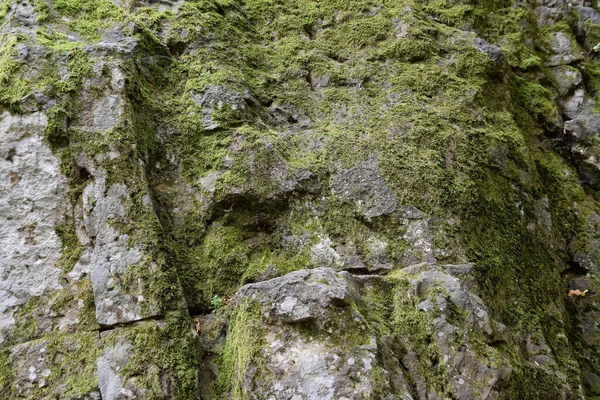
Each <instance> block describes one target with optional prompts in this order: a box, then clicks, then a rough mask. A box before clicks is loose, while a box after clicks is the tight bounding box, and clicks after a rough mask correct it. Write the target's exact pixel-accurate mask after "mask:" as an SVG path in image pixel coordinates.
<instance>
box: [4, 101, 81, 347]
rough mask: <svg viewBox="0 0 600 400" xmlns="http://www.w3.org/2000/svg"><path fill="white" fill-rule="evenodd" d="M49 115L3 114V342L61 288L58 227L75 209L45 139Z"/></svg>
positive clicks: (37, 113) (57, 162)
mask: <svg viewBox="0 0 600 400" xmlns="http://www.w3.org/2000/svg"><path fill="white" fill-rule="evenodd" d="M45 126H46V116H45V115H44V114H43V113H40V112H36V113H32V114H25V115H11V114H10V113H9V112H8V111H4V112H2V113H1V114H0V173H1V174H2V176H3V177H4V179H2V180H0V193H2V195H1V196H0V344H2V342H4V341H5V339H6V335H7V333H8V332H9V330H10V329H11V327H12V326H13V325H14V323H15V321H14V319H13V318H12V315H13V313H14V312H15V311H16V309H17V308H18V306H21V305H23V304H25V303H26V302H27V301H28V300H29V299H31V298H32V297H36V296H41V295H43V294H48V293H49V292H51V291H55V290H58V289H60V288H61V284H60V282H59V277H60V274H61V270H60V269H58V268H56V267H55V265H56V263H57V262H58V260H59V258H60V252H61V248H62V244H61V240H60V238H59V237H58V235H57V234H56V232H55V230H54V226H55V225H56V224H57V223H59V222H60V221H61V218H62V216H63V215H64V213H65V212H67V211H68V210H69V209H70V204H69V202H68V200H67V198H66V194H67V192H68V185H67V181H66V178H65V177H64V176H62V175H61V173H60V170H59V161H58V160H57V159H56V158H55V157H54V155H53V154H52V152H51V151H50V149H49V148H48V147H47V146H46V144H45V143H44V140H43V129H44V127H45Z"/></svg>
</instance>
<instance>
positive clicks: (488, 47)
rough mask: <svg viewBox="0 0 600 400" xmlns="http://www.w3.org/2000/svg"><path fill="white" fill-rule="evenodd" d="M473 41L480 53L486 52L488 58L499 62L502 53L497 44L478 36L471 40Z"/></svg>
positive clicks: (502, 57)
mask: <svg viewBox="0 0 600 400" xmlns="http://www.w3.org/2000/svg"><path fill="white" fill-rule="evenodd" d="M473 43H474V45H475V48H476V49H477V50H479V51H481V52H482V53H485V54H487V55H488V57H489V58H490V60H492V61H494V62H501V61H502V60H503V59H504V53H503V52H502V49H501V48H500V47H499V46H496V45H495V44H491V43H489V42H486V41H485V40H483V39H481V38H478V37H477V38H475V39H474V40H473Z"/></svg>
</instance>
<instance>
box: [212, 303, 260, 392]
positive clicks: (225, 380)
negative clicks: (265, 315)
mask: <svg viewBox="0 0 600 400" xmlns="http://www.w3.org/2000/svg"><path fill="white" fill-rule="evenodd" d="M261 322H262V319H261V313H260V304H259V303H257V302H255V301H253V300H250V299H244V300H242V302H241V303H240V304H238V305H237V306H236V309H235V311H234V312H233V314H232V315H231V317H230V322H229V329H228V333H227V338H226V341H225V345H224V348H223V354H222V359H221V361H220V366H219V375H218V378H217V386H216V394H217V398H223V397H227V398H230V399H234V400H238V399H244V398H247V397H248V396H249V395H250V393H246V392H245V391H244V390H243V388H244V386H245V385H244V383H245V382H246V375H247V374H248V372H249V370H250V369H251V368H252V369H254V370H255V371H256V373H257V374H260V377H257V376H255V377H254V378H255V379H260V380H264V379H265V378H267V376H266V374H268V372H267V370H266V368H265V365H264V358H263V357H262V355H261V353H262V349H263V347H264V346H266V343H265V341H264V340H265V339H264V335H263V327H264V325H263V324H262V323H261Z"/></svg>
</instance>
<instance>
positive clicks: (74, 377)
mask: <svg viewBox="0 0 600 400" xmlns="http://www.w3.org/2000/svg"><path fill="white" fill-rule="evenodd" d="M43 340H45V341H47V349H48V359H49V360H52V361H53V362H52V364H51V365H50V371H51V374H50V375H49V376H48V377H47V378H46V380H47V383H48V386H47V388H48V389H50V390H51V389H52V388H56V387H58V386H60V385H64V387H66V390H65V392H64V395H65V396H66V397H75V396H78V395H85V394H88V393H90V392H92V391H97V390H98V377H97V368H96V359H97V358H98V357H99V356H100V350H99V346H98V334H97V332H87V333H80V334H75V335H64V334H58V333H53V334H51V335H49V336H46V337H45V338H44V339H43Z"/></svg>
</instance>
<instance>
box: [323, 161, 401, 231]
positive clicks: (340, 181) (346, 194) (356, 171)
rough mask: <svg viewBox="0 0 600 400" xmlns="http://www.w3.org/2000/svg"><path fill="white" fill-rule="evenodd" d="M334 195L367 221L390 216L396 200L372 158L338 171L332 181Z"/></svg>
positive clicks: (396, 202)
mask: <svg viewBox="0 0 600 400" xmlns="http://www.w3.org/2000/svg"><path fill="white" fill-rule="evenodd" d="M331 189H332V191H333V193H334V194H336V195H337V196H340V197H341V198H342V199H343V200H345V201H347V202H352V203H354V204H355V205H356V207H357V209H358V211H359V212H360V213H361V214H362V215H364V216H365V217H366V218H367V219H371V218H375V217H379V216H382V215H386V214H390V213H392V212H394V211H395V210H396V207H397V206H398V200H397V199H396V196H395V195H394V193H393V192H392V191H391V190H390V188H389V187H388V186H387V184H386V182H385V180H384V179H383V178H382V177H381V174H380V172H379V167H378V166H377V158H376V157H372V158H370V159H369V160H367V161H363V162H360V163H358V164H356V165H355V166H354V167H352V168H350V169H347V170H344V169H342V170H340V171H339V172H338V173H337V174H336V175H335V176H334V177H333V179H332V182H331Z"/></svg>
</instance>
